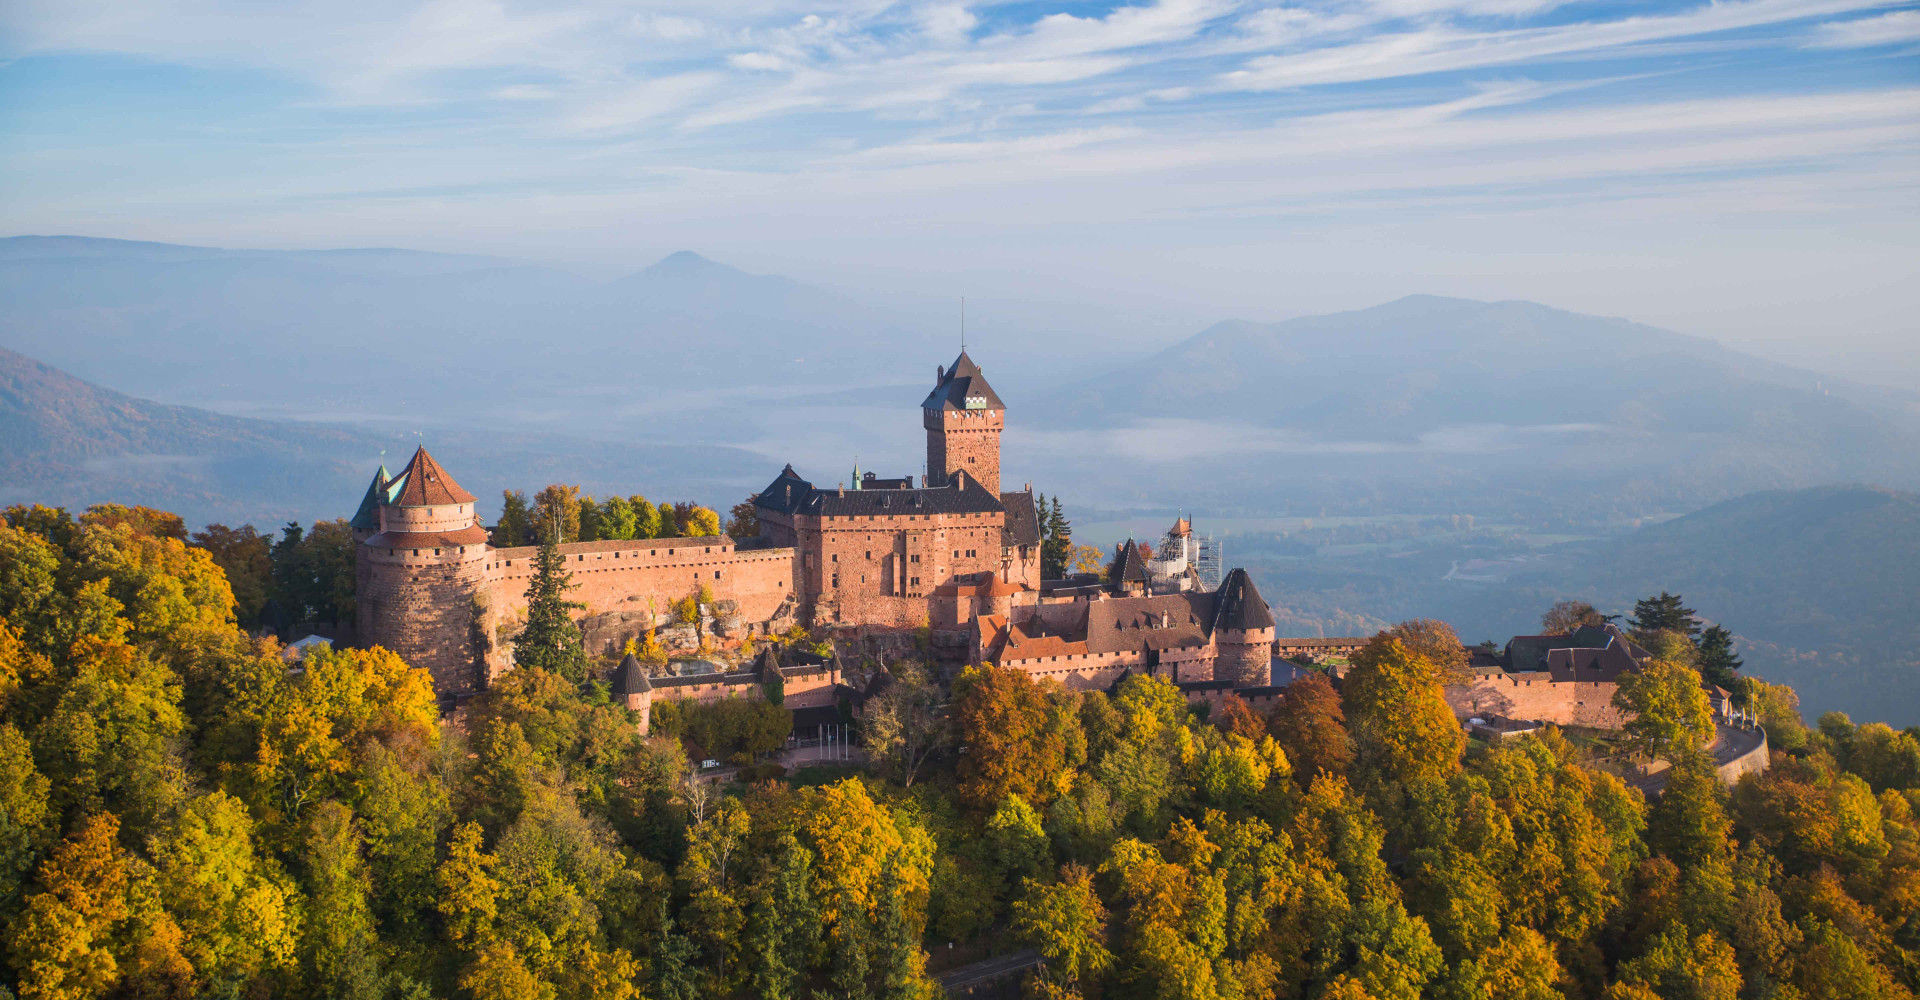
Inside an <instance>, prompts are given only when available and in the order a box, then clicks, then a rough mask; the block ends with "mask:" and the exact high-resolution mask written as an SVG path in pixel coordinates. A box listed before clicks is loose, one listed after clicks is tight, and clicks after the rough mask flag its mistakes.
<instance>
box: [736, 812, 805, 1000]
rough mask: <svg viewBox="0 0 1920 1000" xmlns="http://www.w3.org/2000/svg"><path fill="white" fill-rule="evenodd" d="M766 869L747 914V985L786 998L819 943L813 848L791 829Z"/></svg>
mask: <svg viewBox="0 0 1920 1000" xmlns="http://www.w3.org/2000/svg"><path fill="white" fill-rule="evenodd" d="M773 850H774V853H773V857H772V859H771V860H770V862H769V865H768V868H767V872H766V874H765V875H764V876H762V878H761V880H760V884H759V885H758V886H757V891H756V897H757V898H756V899H755V900H754V904H753V909H752V910H751V911H750V912H749V913H748V915H747V948H746V950H747V954H748V955H749V956H750V959H751V961H752V963H753V968H752V971H751V972H750V973H749V976H748V985H749V986H750V987H751V989H752V993H753V995H754V996H757V997H765V998H768V1000H787V998H790V997H797V996H799V995H800V984H801V981H802V980H803V979H804V978H805V977H806V974H807V967H808V966H809V965H810V964H812V961H813V953H814V950H815V949H816V948H818V947H819V944H820V909H819V907H818V906H817V905H816V904H815V903H814V899H813V887H812V883H813V854H812V852H810V851H808V850H807V849H806V848H805V847H804V846H802V845H801V844H800V841H799V840H798V839H797V838H795V837H794V835H793V834H791V833H785V834H782V835H781V836H780V839H779V840H777V841H776V842H775V844H774V849H773Z"/></svg>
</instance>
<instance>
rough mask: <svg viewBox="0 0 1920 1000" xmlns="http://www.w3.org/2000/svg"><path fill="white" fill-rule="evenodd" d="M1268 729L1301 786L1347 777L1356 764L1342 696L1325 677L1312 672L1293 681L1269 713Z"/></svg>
mask: <svg viewBox="0 0 1920 1000" xmlns="http://www.w3.org/2000/svg"><path fill="white" fill-rule="evenodd" d="M1267 728H1268V731H1269V732H1271V733H1272V734H1273V738H1274V739H1275V740H1277V741H1278V742H1279V744H1280V746H1281V748H1282V749H1283V750H1285V751H1286V753H1287V759H1288V760H1289V761H1291V762H1292V763H1293V774H1294V777H1295V778H1297V779H1298V780H1299V782H1300V784H1301V787H1305V786H1306V785H1307V783H1308V782H1311V781H1312V780H1313V778H1314V776H1315V775H1318V774H1331V775H1336V776H1340V777H1345V776H1346V773H1347V767H1348V765H1349V764H1351V763H1352V761H1353V742H1352V740H1351V739H1350V738H1349V737H1348V736H1347V728H1346V714H1345V713H1344V712H1343V711H1342V710H1341V708H1340V695H1339V694H1338V693H1336V692H1335V691H1334V690H1333V683H1332V682H1331V681H1329V680H1327V676H1326V675H1325V674H1323V673H1320V672H1318V671H1309V672H1307V673H1305V674H1302V675H1300V676H1299V677H1296V678H1294V680H1293V683H1291V684H1288V685H1287V689H1286V691H1285V692H1284V693H1282V694H1281V696H1280V700H1279V701H1278V702H1276V703H1275V704H1274V706H1273V707H1272V708H1271V709H1269V710H1268V711H1267Z"/></svg>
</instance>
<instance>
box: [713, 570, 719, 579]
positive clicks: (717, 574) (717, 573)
mask: <svg viewBox="0 0 1920 1000" xmlns="http://www.w3.org/2000/svg"><path fill="white" fill-rule="evenodd" d="M713 578H714V579H716V580H718V579H720V571H719V570H717V569H716V570H714V571H713Z"/></svg>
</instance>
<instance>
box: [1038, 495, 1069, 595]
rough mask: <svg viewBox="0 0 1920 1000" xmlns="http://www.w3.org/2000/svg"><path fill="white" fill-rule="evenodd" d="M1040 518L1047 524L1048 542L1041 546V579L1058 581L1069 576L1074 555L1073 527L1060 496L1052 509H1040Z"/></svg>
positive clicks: (1054, 499) (1046, 535)
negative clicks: (1068, 566) (1068, 568)
mask: <svg viewBox="0 0 1920 1000" xmlns="http://www.w3.org/2000/svg"><path fill="white" fill-rule="evenodd" d="M1040 517H1041V520H1043V521H1044V522H1045V523H1046V531H1045V537H1046V541H1044V542H1042V543H1041V545H1040V577H1041V579H1048V580H1058V579H1060V578H1062V577H1065V576H1066V575H1067V563H1068V562H1069V560H1070V557H1071V556H1072V553H1073V525H1072V524H1070V523H1069V522H1068V521H1067V513H1066V511H1065V510H1064V509H1062V508H1061V506H1060V498H1059V497H1058V496H1055V497H1054V498H1053V506H1052V509H1048V508H1046V507H1042V508H1040Z"/></svg>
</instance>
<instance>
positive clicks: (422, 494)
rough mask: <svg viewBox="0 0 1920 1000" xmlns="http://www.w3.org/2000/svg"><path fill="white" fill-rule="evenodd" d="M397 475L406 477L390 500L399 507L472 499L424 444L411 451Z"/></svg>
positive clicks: (451, 502)
mask: <svg viewBox="0 0 1920 1000" xmlns="http://www.w3.org/2000/svg"><path fill="white" fill-rule="evenodd" d="M400 475H401V476H402V477H404V478H405V479H406V481H407V485H406V486H404V487H402V488H401V490H400V495H399V496H397V497H395V498H394V499H393V503H394V504H395V505H396V506H400V507H438V506H442V505H444V504H454V503H472V502H473V500H474V497H473V494H471V493H468V492H467V491H466V490H463V489H461V488H460V484H459V483H456V482H454V481H453V477H452V476H449V475H447V470H445V469H442V468H441V467H440V463H439V462H436V461H434V460H433V456H432V455H429V454H427V449H426V446H425V445H422V446H421V447H420V449H419V450H418V451H415V452H414V453H413V459H412V460H411V461H409V462H408V463H407V467H406V468H405V469H402V470H400Z"/></svg>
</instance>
